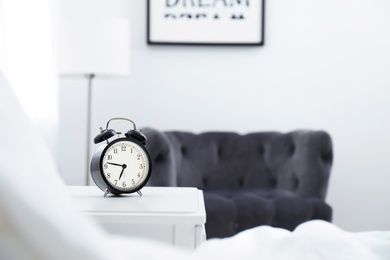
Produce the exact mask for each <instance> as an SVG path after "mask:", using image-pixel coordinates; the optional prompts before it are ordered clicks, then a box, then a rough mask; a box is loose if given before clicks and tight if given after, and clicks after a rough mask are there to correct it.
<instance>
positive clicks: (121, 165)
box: [107, 162, 124, 167]
mask: <svg viewBox="0 0 390 260" xmlns="http://www.w3.org/2000/svg"><path fill="white" fill-rule="evenodd" d="M107 164H111V165H115V166H120V167H123V165H124V164H119V163H111V162H108V163H107Z"/></svg>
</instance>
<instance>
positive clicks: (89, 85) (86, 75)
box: [85, 73, 95, 185]
mask: <svg viewBox="0 0 390 260" xmlns="http://www.w3.org/2000/svg"><path fill="white" fill-rule="evenodd" d="M85 77H86V78H87V79H88V94H87V95H88V96H87V99H88V100H87V142H86V143H87V159H86V167H85V169H86V180H85V182H86V184H87V185H89V161H90V147H89V142H90V140H91V113H92V104H91V100H92V79H93V78H94V77H95V74H93V73H88V74H85Z"/></svg>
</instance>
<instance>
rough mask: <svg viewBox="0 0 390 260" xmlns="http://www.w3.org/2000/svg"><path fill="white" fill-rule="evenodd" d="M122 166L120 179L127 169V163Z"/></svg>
mask: <svg viewBox="0 0 390 260" xmlns="http://www.w3.org/2000/svg"><path fill="white" fill-rule="evenodd" d="M121 166H122V171H121V174H120V175H119V180H120V179H121V178H122V174H123V172H124V171H125V169H126V167H127V165H126V164H123V165H121Z"/></svg>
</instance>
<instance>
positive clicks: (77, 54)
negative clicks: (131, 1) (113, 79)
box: [59, 15, 130, 185]
mask: <svg viewBox="0 0 390 260" xmlns="http://www.w3.org/2000/svg"><path fill="white" fill-rule="evenodd" d="M60 24H61V27H60V37H59V39H60V42H59V72H60V75H64V76H76V77H81V76H85V77H86V78H87V79H88V100H87V117H88V118H87V126H86V127H87V142H86V145H87V147H86V149H87V158H86V184H87V185H88V184H89V174H88V173H89V160H90V151H89V144H90V139H91V136H90V128H91V97H92V79H93V78H94V77H95V76H97V77H99V76H115V75H116V76H126V75H128V74H129V48H130V40H129V32H130V31H129V30H130V29H129V23H128V20H126V19H125V18H123V17H110V16H92V17H91V16H90V17H88V16H87V15H85V16H75V15H73V16H62V17H61V21H60Z"/></svg>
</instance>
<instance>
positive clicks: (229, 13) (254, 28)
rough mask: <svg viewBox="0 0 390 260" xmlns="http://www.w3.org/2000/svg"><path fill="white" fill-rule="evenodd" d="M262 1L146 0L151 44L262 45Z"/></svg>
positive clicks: (148, 35) (148, 36) (148, 40)
mask: <svg viewBox="0 0 390 260" xmlns="http://www.w3.org/2000/svg"><path fill="white" fill-rule="evenodd" d="M264 9H265V0H147V43H148V44H150V45H154V44H162V45H241V46H245V45H247V46H262V45H264V13H265V12H264Z"/></svg>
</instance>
